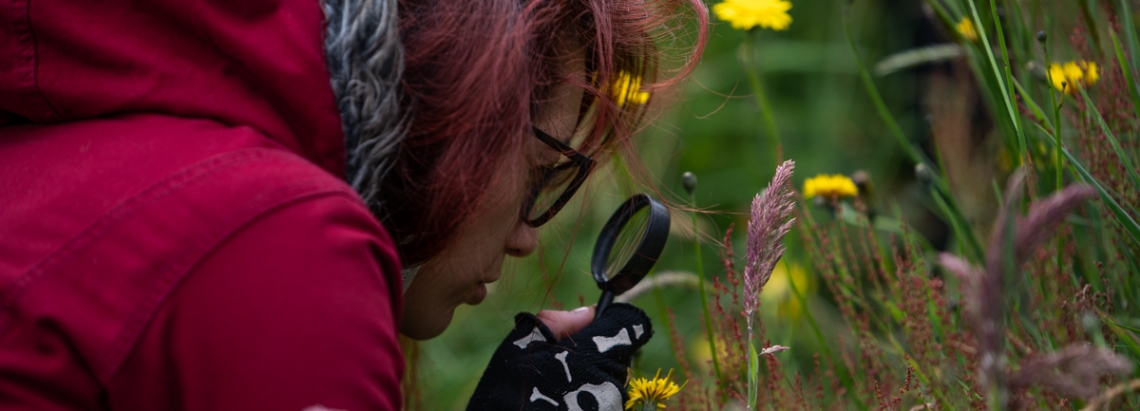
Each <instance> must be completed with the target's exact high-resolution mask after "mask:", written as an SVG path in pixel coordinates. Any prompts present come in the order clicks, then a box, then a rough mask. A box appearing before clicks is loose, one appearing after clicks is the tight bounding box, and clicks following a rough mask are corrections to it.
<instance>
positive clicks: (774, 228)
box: [741, 160, 796, 411]
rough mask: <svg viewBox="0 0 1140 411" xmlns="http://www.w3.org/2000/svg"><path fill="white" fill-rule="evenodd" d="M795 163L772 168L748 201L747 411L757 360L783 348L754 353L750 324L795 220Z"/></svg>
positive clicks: (752, 406)
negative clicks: (764, 183)
mask: <svg viewBox="0 0 1140 411" xmlns="http://www.w3.org/2000/svg"><path fill="white" fill-rule="evenodd" d="M795 168H796V163H795V162H794V161H792V160H787V161H784V163H783V164H780V166H779V167H776V175H775V176H773V177H772V183H770V184H769V185H768V188H767V189H765V190H764V193H763V194H757V195H756V198H755V199H753V200H752V219H751V220H749V221H748V254H747V256H746V260H747V261H746V264H745V266H744V295H743V297H742V299H743V300H744V301H743V303H742V304H741V305H743V306H744V307H743V308H744V321H745V323H747V324H748V336H747V339H748V398H747V400H748V408H747V409H748V410H749V411H751V410H753V409H755V405H756V396H757V386H758V384H759V378H758V377H759V372H760V370H759V357H760V356H763V355H765V354H769V355H770V354H774V353H776V352H780V351H783V350H785V349H786V348H784V347H779V346H776V347H769V348H768V349H765V350H764V351H762V352H757V351H756V346H755V345H753V344H752V339H753V337H754V333H753V332H752V331H753V322H754V321H755V318H756V315H755V312H756V307H757V306H758V305H759V304H760V291H761V290H763V289H764V284H765V283H767V282H768V279H769V278H771V276H772V269H773V268H776V263H777V262H778V261H780V257H782V256H783V255H784V244H783V242H784V235H785V234H788V230H790V229H791V228H792V223H793V222H795V219H794V218H792V210H794V209H795V204H796V202H795V199H794V198H793V196H792V183H791V180H792V172H793V171H794V170H795Z"/></svg>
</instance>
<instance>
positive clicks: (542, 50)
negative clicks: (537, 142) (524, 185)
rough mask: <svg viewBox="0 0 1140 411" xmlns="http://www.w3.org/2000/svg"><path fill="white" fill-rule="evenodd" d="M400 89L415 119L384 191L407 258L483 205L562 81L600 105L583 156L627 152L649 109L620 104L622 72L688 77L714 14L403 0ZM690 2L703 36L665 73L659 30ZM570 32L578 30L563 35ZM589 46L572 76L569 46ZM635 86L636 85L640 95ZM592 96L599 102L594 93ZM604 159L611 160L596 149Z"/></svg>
mask: <svg viewBox="0 0 1140 411" xmlns="http://www.w3.org/2000/svg"><path fill="white" fill-rule="evenodd" d="M399 5H400V6H399V7H400V8H399V15H400V33H401V40H402V42H403V46H404V64H405V67H404V78H403V87H404V93H405V95H406V96H407V98H408V100H409V101H407V105H408V107H410V113H409V114H410V118H411V123H410V125H409V126H408V130H407V136H406V138H405V139H404V141H403V143H402V146H401V154H400V156H399V159H398V160H397V162H396V164H395V166H394V168H393V170H392V174H391V175H390V177H389V178H387V181H386V183H385V184H384V187H382V189H381V192H382V193H383V196H384V197H385V202H386V207H388V209H387V210H386V213H385V215H384V216H383V218H384V223H385V226H386V227H387V228H388V229H389V231H391V232H392V234H393V236H394V237H395V239H396V242H397V244H399V246H400V250H401V255H402V257H403V259H404V263H405V264H406V265H415V264H419V263H422V262H424V261H427V260H428V259H430V258H432V257H433V256H435V255H436V254H438V253H439V252H440V251H441V250H442V249H443V248H444V247H446V246H447V244H448V242H449V241H450V240H451V239H452V237H453V235H454V234H455V233H456V232H457V231H458V230H459V229H460V228H461V226H462V225H463V224H464V223H465V222H466V221H467V220H469V219H470V218H471V217H472V216H471V212H472V211H473V207H472V204H478V203H479V202H480V201H483V199H484V198H483V197H484V195H485V193H486V191H487V189H488V188H489V187H490V186H491V183H492V182H495V181H497V179H498V178H501V176H497V175H496V171H497V170H498V167H499V166H500V164H501V162H502V161H503V159H506V158H509V156H510V155H511V154H513V153H515V150H519V149H520V148H521V147H524V144H525V142H526V140H525V139H528V138H532V137H531V136H530V132H529V130H530V126H531V121H532V118H533V117H534V114H535V111H536V108H537V107H539V106H540V105H541V104H542V103H543V102H545V101H546V100H547V99H549V98H550V95H549V94H550V92H551V90H552V89H553V88H554V87H555V86H557V85H560V84H567V83H569V84H573V85H576V86H579V87H581V88H583V89H584V90H585V92H586V95H588V96H593V97H594V99H593V104H596V105H597V108H596V109H595V111H594V113H593V115H592V116H591V118H592V120H593V121H592V124H591V125H589V130H590V132H589V133H587V134H586V136H585V139H584V141H582V143H581V144H580V145H579V148H580V150H581V151H585V152H587V154H588V155H589V154H594V155H595V156H597V154H599V153H602V152H606V151H611V150H614V149H616V148H624V149H623V150H621V152H623V153H625V154H626V155H627V157H629V159H630V160H636V159H635V158H633V156H632V155H631V154H630V153H633V150H632V148H631V147H632V144H631V138H630V137H631V136H632V134H633V132H634V130H635V129H636V127H637V125H638V124H639V123H640V122H641V120H642V118H643V117H644V115H645V105H642V104H625V105H619V104H618V103H617V101H616V100H617V99H616V97H615V96H614V95H613V94H614V91H613V89H617V88H615V87H606V86H605V85H608V84H613V82H614V81H615V79H616V78H618V76H619V75H621V73H627V74H629V75H632V76H633V77H640V78H642V87H641V88H642V90H647V91H652V90H656V89H659V88H662V87H667V86H670V85H672V84H673V83H675V82H678V81H680V80H681V79H683V78H684V77H685V76H686V75H688V74H689V73H690V72H691V71H692V69H693V68H694V67H695V65H696V63H697V61H698V59H699V58H700V54H701V52H702V51H703V47H704V41H705V36H706V34H705V33H706V28H707V24H708V13H707V10H706V9H705V7H704V5H703V4H702V3H701V2H700V1H699V0H659V1H653V0H646V1H642V0H636V1H629V0H617V1H614V0H475V1H459V0H400V3H399ZM685 8H691V10H692V11H693V13H692V16H691V17H692V19H693V20H695V21H696V23H697V24H696V29H697V30H698V31H697V39H696V41H695V45H694V47H693V50H692V53H689V54H688V55H687V56H686V61H685V64H684V65H683V66H682V67H681V68H680V69H679V70H678V72H677V73H676V75H674V76H672V77H670V78H669V79H667V80H665V81H657V71H658V55H659V52H658V48H657V38H658V37H663V36H668V37H669V38H675V37H677V34H678V33H680V32H681V30H683V27H684V26H683V24H684V23H686V22H687V21H686V19H684V18H681V17H684V14H683V13H682V11H683V10H684V9H685ZM566 36H573V37H576V38H574V39H572V41H567V38H566ZM571 44H581V45H583V47H584V48H585V50H573V51H572V52H573V53H575V55H578V54H579V53H581V52H582V51H584V53H581V54H584V55H585V58H586V68H587V71H588V75H589V76H590V78H566V77H565V75H564V74H562V73H563V67H562V66H563V65H565V64H566V57H567V56H565V55H559V54H560V53H561V54H566V53H567V49H568V45H571ZM637 91H638V90H629V92H630V93H635V92H637ZM587 100H591V99H589V98H587ZM598 157H600V158H599V159H602V158H604V157H606V156H604V155H602V156H598Z"/></svg>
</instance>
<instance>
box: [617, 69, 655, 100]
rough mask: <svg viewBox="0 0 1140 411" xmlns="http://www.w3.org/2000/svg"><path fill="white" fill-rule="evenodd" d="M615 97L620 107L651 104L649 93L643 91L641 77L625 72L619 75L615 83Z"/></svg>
mask: <svg viewBox="0 0 1140 411" xmlns="http://www.w3.org/2000/svg"><path fill="white" fill-rule="evenodd" d="M613 96H614V99H615V100H617V104H618V105H619V106H624V105H625V104H626V103H633V104H645V103H647V102H649V92H647V91H641V77H634V76H632V75H630V74H629V73H627V72H624V71H623V72H621V73H618V77H617V80H615V81H614V90H613Z"/></svg>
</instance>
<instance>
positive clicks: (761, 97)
mask: <svg viewBox="0 0 1140 411" xmlns="http://www.w3.org/2000/svg"><path fill="white" fill-rule="evenodd" d="M756 31H757V30H756V29H753V30H749V31H747V32H745V33H744V52H743V53H742V54H743V56H742V58H743V60H744V72H745V73H747V74H748V84H749V85H750V86H751V87H752V95H753V96H755V97H756V104H757V105H758V106H760V115H761V116H763V117H764V126H765V127H766V128H767V129H768V139H769V140H770V141H769V142H768V147H767V148H768V149H769V150H771V152H772V161H773V163H772V164H773V165H776V164H780V153H779V152H778V148H779V147H780V128H779V127H777V126H776V116H775V115H773V114H772V105H771V104H770V103H769V102H768V97H767V96H766V95H765V94H764V89H763V88H762V87H761V86H760V75H759V74H758V73H757V72H756V70H757V69H758V67H757V66H758V64H757V62H756Z"/></svg>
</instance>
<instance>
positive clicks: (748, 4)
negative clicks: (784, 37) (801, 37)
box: [713, 0, 792, 31]
mask: <svg viewBox="0 0 1140 411" xmlns="http://www.w3.org/2000/svg"><path fill="white" fill-rule="evenodd" d="M791 9H792V2H790V1H787V0H724V2H722V3H719V4H716V5H714V6H713V13H716V16H717V18H719V19H721V20H724V21H727V22H729V23H732V28H734V29H738V30H749V29H751V28H753V27H756V26H760V27H761V28H765V29H772V30H776V31H780V30H787V29H788V26H790V25H792V16H791V15H789V14H788V10H791Z"/></svg>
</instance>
